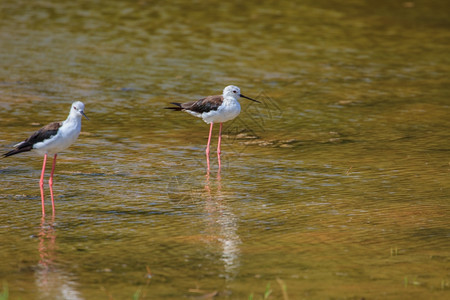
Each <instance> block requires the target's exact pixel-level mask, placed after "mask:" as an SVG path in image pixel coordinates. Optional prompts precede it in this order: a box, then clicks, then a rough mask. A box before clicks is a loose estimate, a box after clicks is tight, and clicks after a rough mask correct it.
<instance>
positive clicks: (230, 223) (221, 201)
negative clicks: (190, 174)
mask: <svg viewBox="0 0 450 300" xmlns="http://www.w3.org/2000/svg"><path fill="white" fill-rule="evenodd" d="M211 186H212V185H211V180H210V175H209V172H207V174H206V180H205V191H206V198H205V211H206V213H207V214H206V216H207V217H206V221H207V224H208V226H207V233H208V236H210V237H211V238H210V239H208V243H209V244H211V246H213V247H215V246H216V245H217V244H219V245H220V252H221V253H220V260H221V261H222V263H223V266H224V270H225V274H224V275H225V278H226V280H227V281H230V280H233V279H234V278H235V277H236V275H237V274H238V273H239V267H240V254H241V253H240V248H239V245H240V244H241V240H240V238H239V235H238V233H237V230H238V218H237V217H236V215H235V214H234V213H233V212H232V210H231V209H230V207H228V206H227V201H226V197H225V196H224V195H223V193H222V178H221V174H220V168H219V170H218V171H217V177H216V190H215V191H214V192H213V191H212V189H211Z"/></svg>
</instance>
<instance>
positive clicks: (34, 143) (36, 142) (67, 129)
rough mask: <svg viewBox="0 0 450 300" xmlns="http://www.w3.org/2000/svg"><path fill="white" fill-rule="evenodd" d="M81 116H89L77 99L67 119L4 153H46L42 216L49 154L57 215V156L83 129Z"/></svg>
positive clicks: (41, 188) (43, 170)
mask: <svg viewBox="0 0 450 300" xmlns="http://www.w3.org/2000/svg"><path fill="white" fill-rule="evenodd" d="M81 117H85V118H86V119H87V120H89V118H88V117H87V116H86V114H85V113H84V104H83V102H81V101H75V102H73V103H72V106H71V108H70V113H69V116H68V117H67V119H66V120H65V121H62V122H53V123H50V124H47V125H46V126H44V127H42V128H41V129H39V130H38V131H36V132H34V133H33V134H32V135H31V136H30V137H28V138H27V139H26V140H24V141H22V142H20V143H18V144H16V145H14V149H13V150H11V151H9V152H7V153H5V154H3V157H4V158H5V157H9V156H12V155H15V154H19V153H22V152H27V151H32V152H35V153H38V154H40V155H44V162H43V164H42V172H41V179H40V181H39V186H40V190H41V202H42V216H43V217H45V205H44V173H45V166H46V163H47V156H48V155H54V157H53V164H52V171H51V173H50V179H49V181H48V185H49V187H50V195H51V199H52V213H53V216H54V215H55V203H54V199H53V174H54V172H55V166H56V157H57V156H58V153H59V152H61V151H63V150H65V149H67V148H68V147H69V146H70V145H72V144H73V142H75V141H76V139H77V138H78V135H79V134H80V131H81Z"/></svg>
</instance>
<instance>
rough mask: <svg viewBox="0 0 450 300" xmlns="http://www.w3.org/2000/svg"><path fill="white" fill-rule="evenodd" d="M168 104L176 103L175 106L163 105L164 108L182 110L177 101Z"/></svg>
mask: <svg viewBox="0 0 450 300" xmlns="http://www.w3.org/2000/svg"><path fill="white" fill-rule="evenodd" d="M170 104H173V105H176V106H171V107H164V109H172V110H175V111H180V110H183V108H182V107H181V103H178V102H170Z"/></svg>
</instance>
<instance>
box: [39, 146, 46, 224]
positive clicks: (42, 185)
mask: <svg viewBox="0 0 450 300" xmlns="http://www.w3.org/2000/svg"><path fill="white" fill-rule="evenodd" d="M46 163H47V154H45V155H44V163H43V164H42V172H41V180H40V181H39V187H40V188H41V202H42V217H45V203H44V202H45V201H44V173H45V165H46Z"/></svg>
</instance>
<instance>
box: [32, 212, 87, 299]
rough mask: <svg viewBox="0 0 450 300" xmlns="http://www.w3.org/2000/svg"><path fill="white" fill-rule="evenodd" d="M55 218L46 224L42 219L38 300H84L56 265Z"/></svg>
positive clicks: (36, 278) (38, 268)
mask: <svg viewBox="0 0 450 300" xmlns="http://www.w3.org/2000/svg"><path fill="white" fill-rule="evenodd" d="M54 223H55V222H54V218H52V220H51V221H49V222H46V221H45V218H44V217H43V218H42V219H41V225H40V230H39V245H38V251H39V258H40V259H39V264H38V267H37V268H36V273H35V281H36V286H37V288H38V293H39V295H38V299H76V300H79V299H83V297H81V295H80V293H79V292H78V291H77V290H75V287H74V285H75V283H74V281H73V280H71V279H70V277H69V276H67V275H66V274H64V272H63V271H62V270H61V269H60V267H58V266H57V264H56V257H57V249H58V246H57V243H56V230H55V226H54Z"/></svg>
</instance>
